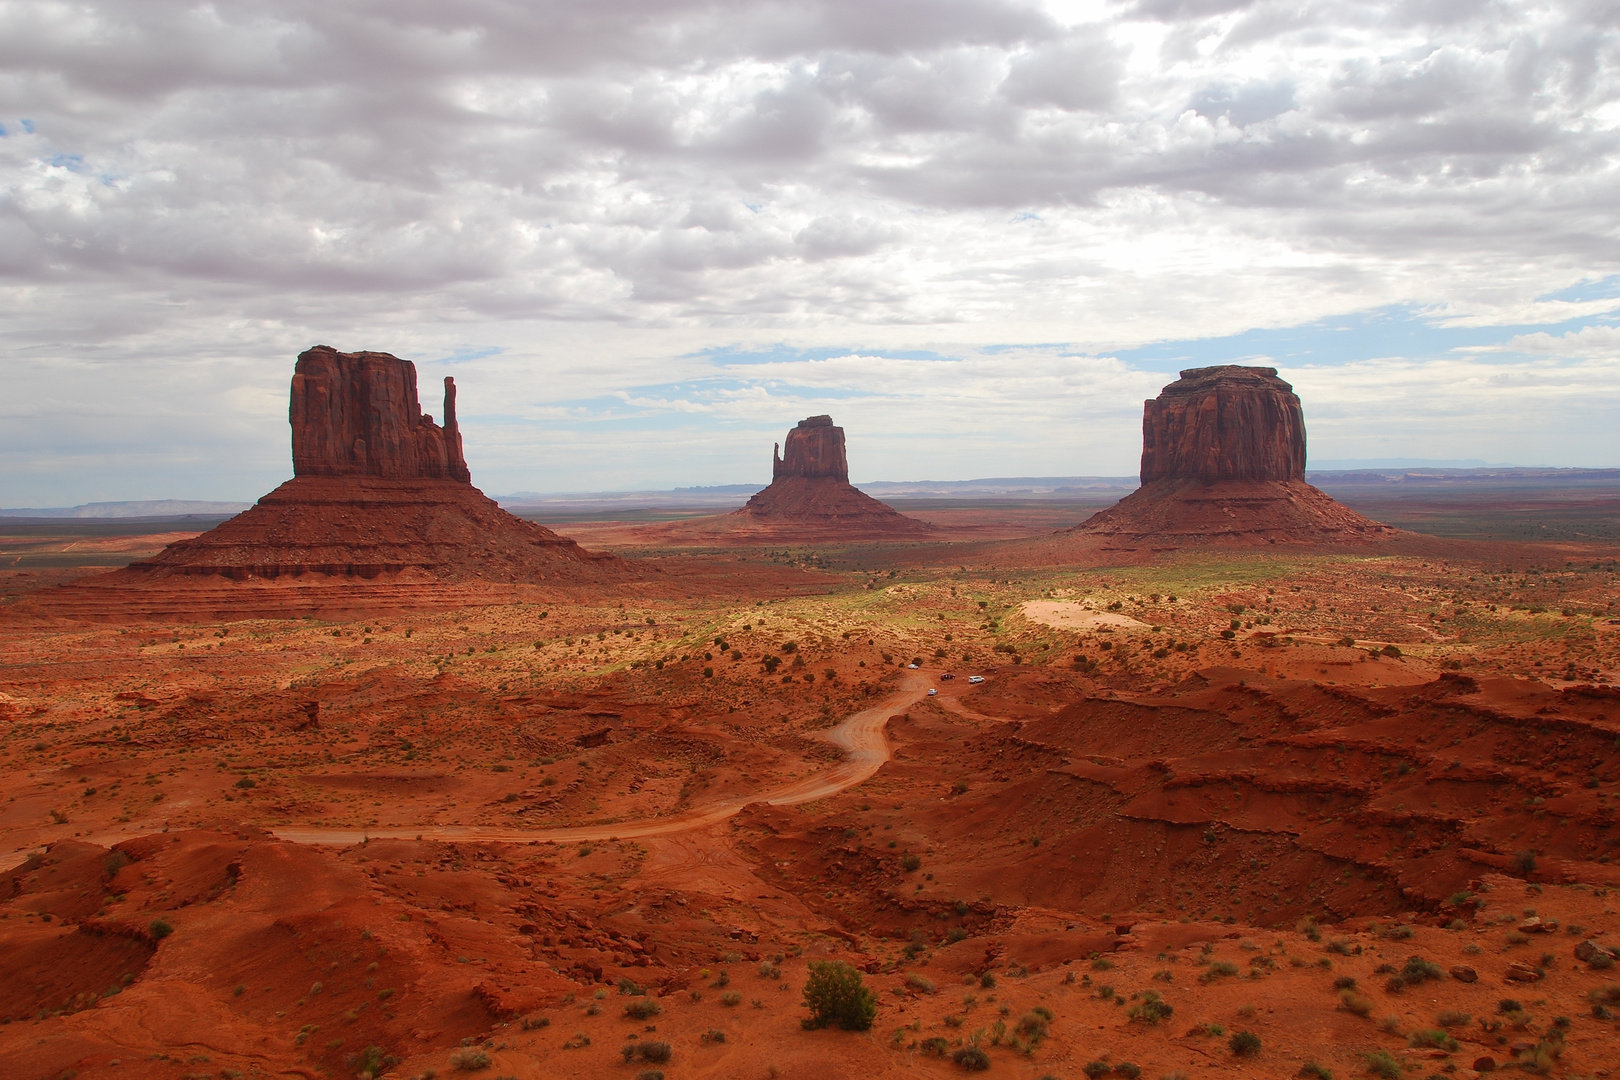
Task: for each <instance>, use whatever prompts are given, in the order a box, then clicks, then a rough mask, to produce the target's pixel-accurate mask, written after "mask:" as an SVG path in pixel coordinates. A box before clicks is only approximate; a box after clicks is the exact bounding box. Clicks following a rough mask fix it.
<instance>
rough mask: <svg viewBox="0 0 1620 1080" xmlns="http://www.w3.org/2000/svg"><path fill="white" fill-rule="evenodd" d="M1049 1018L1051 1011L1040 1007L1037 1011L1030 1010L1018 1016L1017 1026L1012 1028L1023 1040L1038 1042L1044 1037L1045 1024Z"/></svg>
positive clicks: (1050, 1017)
mask: <svg viewBox="0 0 1620 1080" xmlns="http://www.w3.org/2000/svg"><path fill="white" fill-rule="evenodd" d="M1051 1019H1052V1013H1051V1011H1050V1010H1048V1009H1041V1010H1040V1011H1039V1012H1036V1011H1033V1010H1031V1011H1030V1012H1027V1013H1025V1014H1024V1015H1023V1016H1021V1017H1019V1018H1018V1026H1016V1027H1015V1028H1013V1030H1014V1031H1015V1032H1017V1033H1018V1035H1019V1037H1021V1038H1022V1039H1023V1040H1024V1041H1025V1042H1027V1043H1032V1044H1033V1043H1038V1042H1040V1041H1041V1040H1042V1039H1044V1038H1046V1032H1047V1024H1048V1022H1049V1021H1050V1020H1051Z"/></svg>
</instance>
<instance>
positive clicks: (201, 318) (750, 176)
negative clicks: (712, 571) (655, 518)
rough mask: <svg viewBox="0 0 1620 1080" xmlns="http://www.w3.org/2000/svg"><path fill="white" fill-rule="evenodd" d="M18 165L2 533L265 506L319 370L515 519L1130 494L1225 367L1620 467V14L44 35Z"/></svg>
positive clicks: (306, 19) (47, 23) (217, 16)
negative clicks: (1184, 396) (440, 433)
mask: <svg viewBox="0 0 1620 1080" xmlns="http://www.w3.org/2000/svg"><path fill="white" fill-rule="evenodd" d="M0 129H3V137H0V376H3V380H4V382H3V385H4V387H5V390H4V393H3V394H0V417H3V421H0V505H6V506H19V505H23V506H61V505H69V504H73V503H77V502H83V501H90V500H104V499H139V498H215V499H251V498H253V497H255V496H257V495H258V494H260V493H261V492H263V491H265V490H268V489H269V488H270V487H272V486H273V485H274V484H275V483H277V482H279V481H280V480H281V479H283V478H284V477H286V476H287V475H289V474H290V464H289V454H288V429H287V426H286V392H287V380H288V378H289V377H290V375H291V370H292V362H293V358H294V357H295V355H296V354H297V353H298V352H299V351H300V350H302V349H304V348H307V347H308V346H310V345H313V344H317V343H324V344H330V345H333V346H336V347H338V348H340V349H346V350H354V349H379V350H386V351H390V352H394V353H396V354H398V355H400V356H404V357H407V358H410V359H413V360H415V361H416V362H417V364H418V367H419V369H420V370H421V374H422V376H423V382H424V386H426V385H429V384H431V383H434V382H436V380H437V379H438V378H440V377H441V376H443V375H445V374H453V375H454V376H455V377H456V381H457V384H458V386H459V387H460V388H461V394H460V402H461V406H462V413H463V424H464V429H465V432H466V441H467V456H468V459H469V462H470V464H471V465H472V469H473V476H474V481H475V482H476V483H478V484H479V485H480V486H481V487H483V488H484V489H485V490H487V491H490V492H494V493H503V492H511V491H518V490H530V491H570V490H602V489H626V488H628V489H643V488H667V487H672V486H678V485H692V484H717V483H746V482H756V481H757V482H763V481H764V480H768V479H769V459H770V446H771V443H772V442H773V441H774V440H777V439H780V438H781V437H782V433H783V432H784V431H785V430H786V429H787V428H788V427H789V426H791V425H792V424H793V423H794V422H795V421H797V420H798V419H799V418H801V417H803V416H806V415H809V414H812V413H820V412H830V413H831V414H832V415H833V416H834V418H835V419H836V420H837V421H838V422H839V423H841V424H843V425H844V426H845V428H846V429H847V430H848V432H849V442H850V457H851V470H852V473H853V474H854V477H855V479H856V480H857V481H859V480H862V479H890V480H901V479H923V478H930V479H964V478H971V477H986V476H1018V475H1120V474H1129V473H1133V472H1134V471H1135V469H1136V464H1137V457H1138V454H1139V453H1140V415H1141V402H1142V400H1143V399H1144V398H1146V397H1151V396H1152V395H1153V394H1155V393H1157V391H1158V389H1159V387H1160V386H1162V385H1163V384H1164V383H1165V382H1166V381H1167V377H1168V378H1173V376H1174V372H1175V371H1176V370H1178V369H1179V368H1182V367H1189V366H1198V365H1201V364H1207V363H1220V362H1232V361H1238V362H1251V363H1265V364H1272V365H1274V366H1276V367H1278V368H1279V369H1280V370H1281V371H1282V373H1283V375H1284V377H1285V378H1287V379H1289V380H1290V381H1292V382H1293V383H1294V384H1295V387H1296V388H1297V389H1298V391H1299V392H1300V395H1301V397H1302V398H1303V399H1304V402H1305V409H1306V419H1307V422H1308V424H1309V426H1310V432H1311V447H1310V450H1311V458H1312V461H1313V463H1317V464H1320V463H1322V462H1331V461H1342V460H1346V459H1382V458H1419V459H1481V460H1485V461H1490V462H1513V463H1519V464H1556V465H1583V466H1600V465H1608V466H1613V465H1620V152H1617V151H1620V2H1617V0H1564V2H1560V0H1546V2H1540V3H1521V2H1515V0H1391V2H1376V0H1288V2H1278V0H1255V2H1245V0H1134V2H1130V0H1127V2H1104V0H1096V2H1089V0H1074V2H1069V0H1051V2H1048V3H1044V4H1043V3H1038V2H1025V0H883V2H881V3H875V2H873V0H784V2H764V0H591V2H589V3H584V2H578V0H573V2H566V0H530V2H520V0H456V2H454V3H451V2H448V0H231V2H230V3H225V4H197V3H179V2H169V0H129V2H117V0H78V2H43V0H0ZM431 411H433V412H435V413H437V412H438V411H439V410H438V409H437V408H432V409H431Z"/></svg>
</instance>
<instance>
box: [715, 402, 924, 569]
mask: <svg viewBox="0 0 1620 1080" xmlns="http://www.w3.org/2000/svg"><path fill="white" fill-rule="evenodd" d="M782 449H784V448H783V447H780V446H779V447H777V448H776V449H773V450H772V452H771V477H772V479H771V485H770V487H767V488H766V489H765V490H763V491H760V492H757V493H756V494H755V495H754V496H753V498H751V499H749V500H748V503H747V504H746V505H745V506H744V507H743V508H742V509H741V510H738V511H736V512H735V513H732V514H728V515H726V516H725V518H723V519H721V520H723V521H726V522H727V524H729V525H732V526H733V529H732V530H731V531H735V530H736V528H737V527H739V526H742V527H744V528H746V527H748V526H752V525H759V524H763V525H766V526H772V527H775V526H781V527H782V528H781V530H780V531H778V532H771V533H770V535H769V537H766V538H768V539H771V540H773V541H785V540H794V539H798V540H805V541H809V540H817V541H828V542H836V541H838V540H883V539H906V538H914V537H923V536H927V535H929V534H931V533H932V532H933V531H934V530H933V526H931V525H928V524H926V523H925V522H921V521H918V520H916V519H915V518H908V517H906V516H905V515H904V514H902V513H900V512H899V511H897V510H895V509H894V508H893V507H890V506H886V505H884V504H883V503H881V502H878V501H877V500H876V499H874V498H872V497H871V496H870V495H868V494H866V493H865V492H864V491H861V490H859V489H858V488H856V487H854V486H853V485H851V484H850V482H849V462H848V459H847V458H846V456H845V453H844V429H843V428H841V427H838V426H836V425H835V424H833V422H832V417H830V416H812V417H809V418H808V419H805V420H801V421H799V424H798V426H797V427H795V428H794V429H793V430H792V431H789V432H788V435H787V443H786V447H785V450H786V454H785V455H784V454H783V453H781V450H782ZM738 518H741V519H744V520H743V521H740V522H739V521H737V520H736V519H738ZM728 519H729V520H728Z"/></svg>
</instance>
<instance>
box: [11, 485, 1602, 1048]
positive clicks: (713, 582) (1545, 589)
mask: <svg viewBox="0 0 1620 1080" xmlns="http://www.w3.org/2000/svg"><path fill="white" fill-rule="evenodd" d="M1588 510H1589V508H1588ZM1582 512H1583V513H1587V511H1586V510H1583V511H1582ZM1445 515H1453V516H1455V508H1449V509H1444V513H1441V512H1439V511H1437V512H1436V514H1435V516H1436V517H1437V518H1438V517H1444V516H1445ZM1545 515H1546V517H1547V520H1549V521H1550V520H1554V519H1557V518H1558V510H1557V508H1553V509H1549V510H1546V511H1545ZM991 516H997V517H1001V516H1000V515H993V514H992V515H991ZM1081 516H1083V515H1081ZM1589 516H1590V515H1589V514H1588V517H1589ZM1448 520H1449V518H1448ZM1581 520H1583V521H1585V520H1587V519H1586V518H1582V519H1581ZM554 527H555V528H557V529H558V531H560V532H563V533H565V534H567V535H578V536H580V537H581V538H582V539H584V538H585V534H586V532H587V531H588V530H585V529H581V530H570V529H568V528H565V527H563V526H560V525H557V526H554ZM616 528H619V527H618V526H611V525H603V526H598V527H597V530H596V534H595V535H596V536H597V537H598V539H611V538H612V536H613V535H615V534H614V529H616ZM973 528H977V529H978V530H979V531H978V532H976V533H975V532H972V531H969V532H967V533H964V534H963V539H961V540H960V541H958V542H953V541H951V539H950V537H948V536H947V537H946V538H945V539H943V540H941V541H940V542H937V543H933V544H913V543H897V544H891V545H882V544H865V545H849V546H845V547H838V546H835V545H820V546H817V547H804V546H797V547H795V546H791V545H786V544H784V545H781V546H778V547H769V546H763V547H762V546H757V545H756V546H753V547H748V548H738V549H734V550H720V549H704V550H702V551H692V550H680V551H676V550H658V549H656V548H653V547H640V548H634V549H633V550H632V547H631V545H630V544H629V543H628V542H626V544H625V546H624V548H623V549H622V550H624V551H625V552H626V554H627V558H626V561H627V562H629V563H631V564H634V565H637V566H641V567H644V568H650V567H654V566H656V569H657V573H656V574H653V573H649V574H647V575H643V576H642V577H641V578H639V579H638V580H636V581H635V582H632V583H629V584H625V585H623V586H622V587H616V586H604V587H592V588H584V587H579V588H568V587H564V586H560V585H559V586H557V587H554V588H550V589H548V588H546V587H544V586H542V585H487V586H484V585H477V586H463V587H458V588H456V589H445V588H437V587H434V586H431V585H428V584H413V583H412V582H410V581H392V582H390V581H386V580H379V581H374V582H369V583H360V584H353V585H343V586H335V585H326V586H322V585H316V584H312V583H311V582H309V581H308V580H299V581H285V582H281V583H277V584H276V585H274V586H260V587H257V588H259V593H258V594H257V595H259V596H260V598H261V601H260V602H259V609H258V610H246V611H244V610H234V611H233V609H232V607H231V604H232V602H233V601H232V597H231V595H230V590H231V589H232V588H235V586H233V585H231V584H229V583H225V584H220V583H215V584H212V585H204V584H198V583H194V582H181V583H179V584H177V585H175V586H174V588H173V590H171V591H170V592H169V593H168V594H167V596H166V599H163V600H162V601H161V602H159V601H157V600H153V599H152V598H151V597H147V598H146V599H145V600H141V599H139V598H138V597H136V596H135V595H133V594H130V595H125V594H121V593H119V594H115V595H107V596H101V595H93V596H90V597H88V598H87V597H85V596H82V595H77V597H76V598H75V596H76V594H75V592H74V589H73V588H69V589H66V590H61V589H57V588H56V587H55V586H56V584H57V583H58V582H59V581H63V580H67V579H70V578H73V577H75V576H76V575H84V574H85V573H86V572H87V568H86V567H85V566H83V565H80V566H77V567H75V566H74V565H73V559H72V558H70V557H66V556H64V557H62V558H59V559H57V561H56V563H55V564H52V563H51V562H49V560H47V561H45V562H38V561H36V562H35V563H33V564H32V565H33V567H34V569H32V570H26V571H24V570H13V571H9V572H8V576H7V577H6V579H5V582H4V585H5V590H4V591H5V600H6V605H5V607H4V608H0V640H3V642H4V648H3V654H4V658H3V664H0V791H3V792H4V799H3V801H0V849H3V851H4V853H5V858H4V861H5V864H6V866H7V869H6V871H5V873H4V874H3V875H0V957H3V959H0V967H3V976H4V977H3V978H0V1062H3V1064H0V1074H3V1075H5V1076H7V1077H12V1076H15V1077H29V1078H33V1077H38V1078H41V1080H46V1078H62V1080H65V1078H67V1077H72V1076H80V1077H127V1078H131V1080H133V1078H138V1077H140V1078H144V1077H154V1078H163V1080H201V1078H203V1077H211V1078H222V1080H241V1078H243V1077H272V1076H303V1077H310V1078H315V1077H331V1078H339V1077H343V1078H347V1077H354V1076H359V1075H372V1076H380V1075H384V1074H386V1075H389V1076H396V1077H401V1078H403V1077H428V1076H433V1075H437V1076H439V1077H449V1076H453V1075H464V1076H477V1077H487V1078H494V1077H519V1078H539V1077H562V1076H567V1077H576V1076H577V1077H602V1078H607V1077H625V1078H634V1077H651V1076H652V1075H653V1074H662V1075H664V1076H667V1077H668V1078H670V1080H675V1078H685V1077H726V1078H730V1077H761V1078H765V1077H814V1078H816V1080H828V1078H831V1077H850V1078H855V1077H877V1076H949V1075H960V1074H963V1072H964V1068H973V1067H975V1066H976V1065H978V1064H981V1063H983V1062H987V1063H988V1075H991V1076H1005V1077H1019V1078H1029V1080H1035V1078H1039V1077H1058V1078H1077V1077H1080V1076H1090V1077H1097V1076H1123V1077H1135V1076H1138V1075H1142V1076H1147V1077H1150V1078H1159V1077H1170V1076H1175V1075H1177V1074H1180V1075H1182V1076H1204V1075H1217V1074H1218V1075H1232V1076H1254V1077H1287V1076H1295V1075H1305V1076H1318V1077H1321V1076H1327V1075H1329V1074H1331V1075H1334V1076H1340V1077H1352V1076H1362V1075H1382V1076H1388V1077H1394V1076H1412V1077H1422V1078H1427V1077H1430V1076H1436V1075H1438V1076H1465V1077H1466V1076H1472V1075H1476V1074H1477V1073H1478V1072H1480V1071H1488V1070H1489V1069H1491V1068H1510V1067H1511V1068H1520V1067H1523V1068H1526V1069H1528V1070H1530V1071H1532V1072H1538V1073H1545V1074H1550V1075H1556V1076H1606V1075H1609V1074H1610V1071H1612V1070H1614V1069H1617V1068H1620V1016H1617V1013H1620V971H1617V970H1616V969H1615V967H1614V956H1615V955H1620V863H1616V862H1615V861H1614V859H1615V858H1616V857H1620V691H1617V690H1615V689H1614V683H1615V682H1616V681H1617V679H1620V675H1617V668H1620V612H1617V611H1616V608H1615V604H1616V601H1617V599H1620V561H1617V556H1620V544H1616V543H1614V542H1613V541H1612V540H1608V539H1606V538H1603V537H1601V536H1600V537H1599V538H1597V539H1592V538H1591V537H1590V535H1589V534H1587V535H1586V538H1584V539H1582V538H1579V537H1577V538H1575V539H1571V538H1570V537H1569V534H1568V531H1567V530H1566V532H1565V533H1563V534H1556V535H1558V536H1559V538H1558V539H1555V540H1548V541H1543V542H1540V543H1528V542H1522V541H1520V540H1516V539H1488V540H1449V539H1448V540H1442V539H1437V538H1434V537H1431V538H1430V539H1429V540H1428V541H1425V542H1424V543H1422V544H1417V545H1408V546H1406V547H1400V546H1396V547H1393V548H1391V549H1389V550H1386V551H1380V552H1376V553H1361V554H1357V553H1345V552H1335V551H1325V550H1324V551H1312V550H1303V549H1300V550H1292V549H1290V550H1281V549H1279V550H1270V551H1268V550H1261V551H1237V550H1228V551H1210V552H1205V553H1188V552H1183V553H1180V554H1177V555H1174V556H1170V557H1160V558H1153V559H1147V560H1136V561H1131V560H1124V561H1123V563H1124V564H1122V565H1112V566H1110V565H1089V566H1078V565H1059V564H1057V562H1060V561H1061V560H1057V561H1054V560H1053V559H1051V558H1048V557H1046V556H1040V557H1031V558H1029V559H1025V560H1023V561H1022V562H1020V561H1019V560H1018V559H1015V558H1009V557H1008V556H1007V552H1008V551H1010V550H1014V549H1011V548H997V547H994V546H991V545H987V544H986V543H985V542H984V541H983V540H982V539H981V538H982V537H983V536H984V535H985V529H984V528H983V526H982V525H981V526H973ZM1049 528H1050V525H1049V524H1047V523H1045V522H1044V521H1043V522H1042V523H1041V526H1040V528H1036V529H1031V530H1029V532H1030V534H1031V535H1034V534H1036V533H1039V532H1041V531H1042V530H1043V529H1049ZM173 530H174V526H172V525H165V526H162V527H161V529H158V528H157V527H154V529H153V531H162V532H173ZM631 531H632V532H633V530H631ZM1487 531H1488V530H1487ZM1510 531H1511V530H1510ZM1577 531H1579V530H1577ZM620 532H621V533H624V530H623V529H620ZM1475 534H1476V535H1477V534H1478V530H1475ZM19 535H21V534H19ZM625 535H628V534H625ZM175 538H176V537H174V536H169V535H165V536H163V537H161V538H159V539H157V540H156V541H155V542H153V541H148V542H151V543H152V549H153V550H155V548H156V547H161V546H162V544H163V543H166V542H168V541H169V540H171V539H175ZM22 542H24V543H26V542H29V541H28V539H27V537H24V538H23V541H22ZM142 542H143V541H142V539H141V537H140V535H139V530H138V529H136V530H129V531H128V535H124V536H116V537H112V538H110V539H107V538H103V539H102V540H101V541H100V542H99V546H98V545H97V543H90V544H87V545H86V546H85V547H84V548H81V550H86V551H89V552H90V555H89V556H87V557H86V558H85V559H84V560H83V561H84V562H85V563H88V564H89V565H90V566H91V567H93V566H95V565H97V562H96V560H98V559H102V558H104V557H105V556H106V553H107V552H109V551H112V552H116V551H125V552H132V551H134V552H138V551H140V550H141V548H140V544H141V543H142ZM75 543H77V542H75ZM53 550H54V549H53ZM1116 561H1119V560H1116ZM101 565H105V563H102V564H101ZM79 580H80V583H81V584H82V582H84V581H88V580H91V579H89V578H85V577H81V578H80V579H79ZM323 589H324V590H325V591H324V592H323V591H322V590H323ZM115 592H116V591H115ZM64 594H65V597H66V598H64ZM333 596H338V597H340V599H337V600H333V599H332V597H333ZM266 598H268V599H266ZM970 677H982V679H983V681H982V682H970ZM829 959H832V960H842V961H845V962H847V963H849V964H851V965H853V966H854V967H855V968H856V969H858V970H859V971H860V972H861V973H863V978H864V981H865V984H866V986H867V987H869V988H870V989H872V990H873V991H875V992H876V995H877V1016H876V1020H875V1022H874V1023H873V1025H872V1026H871V1028H870V1030H867V1031H862V1032H848V1031H840V1030H837V1029H836V1028H834V1029H828V1030H805V1029H803V1027H802V1026H801V1020H802V1019H803V1018H804V1017H805V1016H806V1015H807V1013H806V1010H805V1008H804V1006H803V1004H802V1000H801V990H802V988H803V986H804V984H805V980H806V975H807V966H808V965H809V964H810V963H811V962H814V961H821V960H829ZM965 1048H976V1049H978V1050H980V1051H982V1054H981V1055H980V1056H979V1057H978V1058H975V1057H973V1056H964V1055H963V1053H962V1051H963V1050H964V1049H965ZM981 1059H982V1060H981ZM1302 1070H1303V1072H1302Z"/></svg>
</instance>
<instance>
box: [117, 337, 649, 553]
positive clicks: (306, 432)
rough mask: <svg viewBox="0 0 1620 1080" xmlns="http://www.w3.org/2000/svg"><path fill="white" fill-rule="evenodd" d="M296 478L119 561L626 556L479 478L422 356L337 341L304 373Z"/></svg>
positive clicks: (300, 368) (451, 406) (297, 391)
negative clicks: (418, 359) (428, 389)
mask: <svg viewBox="0 0 1620 1080" xmlns="http://www.w3.org/2000/svg"><path fill="white" fill-rule="evenodd" d="M288 419H289V421H290V422H291V424H292V455H293V478H292V479H291V480H289V481H287V482H286V483H284V484H282V485H281V486H280V487H278V488H276V489H275V490H274V491H272V492H270V494H268V495H266V496H264V497H263V498H262V499H260V500H259V501H258V503H257V504H256V505H255V506H253V507H252V508H251V509H249V510H247V511H245V512H243V513H241V514H239V515H237V516H236V517H234V518H232V519H231V520H229V521H227V522H225V523H224V524H222V525H220V526H219V527H218V528H215V529H212V530H210V531H209V532H206V533H203V534H202V535H201V536H197V537H193V538H192V539H190V540H184V541H181V542H180V543H177V544H173V545H171V546H170V547H168V548H166V549H165V550H164V551H163V552H161V553H160V554H158V555H157V556H155V557H154V558H151V559H147V560H145V561H143V562H137V563H132V564H131V565H130V566H129V567H127V568H126V569H125V570H123V571H120V572H119V574H120V575H122V576H124V577H126V578H145V579H148V580H157V579H163V578H173V577H179V576H203V575H214V576H221V577H226V578H233V579H238V580H248V579H274V578H281V577H288V576H291V577H299V576H303V575H308V574H320V575H329V576H333V577H342V578H355V577H358V578H376V577H379V576H382V575H390V574H400V573H407V572H414V574H415V576H418V577H424V578H426V579H429V580H440V581H467V580H489V581H507V582H543V581H572V580H598V579H606V578H609V577H612V576H614V572H615V571H616V570H617V569H618V560H617V559H614V558H612V557H611V556H606V555H596V554H593V553H591V552H587V551H585V550H583V549H582V548H580V546H579V545H578V544H576V543H574V541H572V540H568V539H565V538H563V537H561V536H558V535H557V534H556V533H554V532H552V531H551V530H549V529H545V528H542V527H541V526H539V525H536V524H534V523H533V522H529V521H524V520H522V519H521V518H517V517H514V516H512V515H511V514H509V513H507V512H506V511H505V510H502V509H501V508H500V507H499V506H497V505H496V504H495V502H494V501H493V500H492V499H489V498H488V497H486V496H485V495H484V493H483V492H481V491H479V490H478V489H477V488H475V487H473V486H472V478H471V475H470V474H469V473H468V470H467V463H466V461H465V459H464V458H463V456H462V449H461V432H460V429H459V428H458V426H457V423H456V387H455V382H454V380H452V379H448V378H447V379H445V380H444V420H445V422H444V426H443V427H440V426H439V425H438V424H436V423H434V422H433V417H431V416H428V415H425V414H423V413H422V411H421V407H420V404H419V403H418V401H417V396H416V365H414V364H412V363H411V362H410V361H409V360H401V359H400V358H399V357H397V356H391V355H389V354H388V353H379V352H358V353H341V352H338V351H337V350H336V349H332V348H329V347H327V346H325V345H320V346H316V347H315V348H313V349H310V350H308V351H307V352H304V353H302V354H301V355H300V356H299V357H298V363H297V366H296V367H295V369H294V373H293V378H292V392H291V406H290V408H289V412H288Z"/></svg>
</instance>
